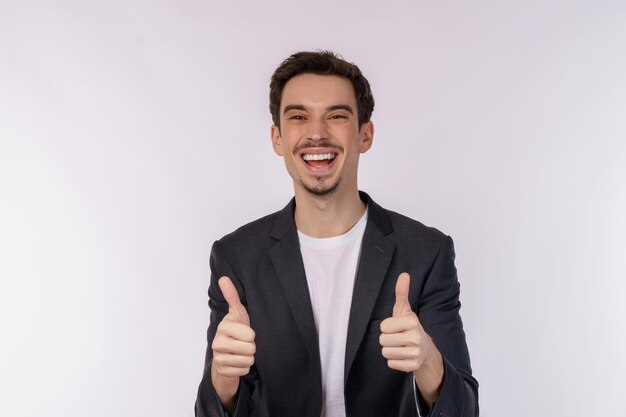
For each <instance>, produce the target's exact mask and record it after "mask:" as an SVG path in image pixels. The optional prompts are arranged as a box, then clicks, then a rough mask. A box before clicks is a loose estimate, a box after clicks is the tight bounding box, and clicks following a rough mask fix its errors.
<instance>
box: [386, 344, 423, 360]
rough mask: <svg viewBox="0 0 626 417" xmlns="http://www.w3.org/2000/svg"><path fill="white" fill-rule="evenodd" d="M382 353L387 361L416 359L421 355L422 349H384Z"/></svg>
mask: <svg viewBox="0 0 626 417" xmlns="http://www.w3.org/2000/svg"><path fill="white" fill-rule="evenodd" d="M382 353H383V357H384V358H385V359H415V358H417V357H418V356H419V354H420V348H419V347H417V346H404V347H383V349H382Z"/></svg>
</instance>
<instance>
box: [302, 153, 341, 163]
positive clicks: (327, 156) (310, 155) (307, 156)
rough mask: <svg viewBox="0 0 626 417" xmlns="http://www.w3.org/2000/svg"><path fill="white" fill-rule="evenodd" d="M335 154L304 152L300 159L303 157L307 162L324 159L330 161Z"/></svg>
mask: <svg viewBox="0 0 626 417" xmlns="http://www.w3.org/2000/svg"><path fill="white" fill-rule="evenodd" d="M336 156H337V154H335V153H323V154H315V153H305V154H304V155H302V159H304V160H305V161H307V162H309V161H326V160H328V161H332V160H333V159H335V157H336Z"/></svg>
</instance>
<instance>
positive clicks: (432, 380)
mask: <svg viewBox="0 0 626 417" xmlns="http://www.w3.org/2000/svg"><path fill="white" fill-rule="evenodd" d="M410 282H411V277H410V276H409V274H408V273H406V272H403V273H401V274H400V275H399V276H398V281H397V282H396V303H395V304H394V306H393V315H392V316H391V317H389V318H387V319H385V320H383V321H382V323H381V324H380V330H381V332H382V334H381V335H380V344H381V346H382V354H383V357H385V359H387V365H388V366H389V367H390V368H391V369H396V370H398V371H404V372H413V373H414V375H415V381H416V383H417V385H418V387H419V388H420V392H421V393H422V395H423V397H424V399H425V400H426V402H427V403H429V405H431V404H432V403H433V402H434V401H435V400H436V398H437V396H438V394H439V390H440V388H441V382H442V380H443V359H442V357H441V354H440V353H439V351H438V350H437V348H436V347H435V344H434V343H433V341H432V339H431V338H430V336H428V334H427V333H426V332H425V331H424V328H423V327H422V325H421V324H420V321H419V319H418V318H417V314H415V313H414V312H413V310H411V305H410V304H409V284H410Z"/></svg>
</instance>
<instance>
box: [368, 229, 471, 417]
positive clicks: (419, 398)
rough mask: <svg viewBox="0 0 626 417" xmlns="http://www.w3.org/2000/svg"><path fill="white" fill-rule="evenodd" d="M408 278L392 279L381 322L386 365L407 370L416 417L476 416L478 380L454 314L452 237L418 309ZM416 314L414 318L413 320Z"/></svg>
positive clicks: (432, 271) (440, 254)
mask: <svg viewBox="0 0 626 417" xmlns="http://www.w3.org/2000/svg"><path fill="white" fill-rule="evenodd" d="M409 288H410V276H409V274H407V273H402V274H400V276H399V277H398V280H397V282H396V302H395V304H394V307H393V315H392V316H391V317H389V318H387V319H386V320H384V321H383V322H382V323H381V336H380V344H381V346H382V355H383V356H384V357H385V358H386V359H387V364H388V366H389V367H390V368H391V369H395V370H398V371H403V372H411V373H412V376H413V378H412V379H413V380H414V382H413V383H412V384H411V385H413V390H414V395H415V396H416V404H417V408H418V412H419V414H420V415H428V414H431V411H432V413H433V415H442V414H441V413H443V415H446V414H448V415H455V416H456V415H458V416H463V417H465V416H467V417H472V416H475V415H477V414H478V406H477V404H478V400H477V397H478V393H477V383H476V380H474V379H473V378H472V376H471V369H470V365H469V354H468V353H467V346H466V344H465V335H464V333H463V325H462V323H461V318H460V316H459V308H460V303H459V300H458V297H459V284H458V281H457V279H456V269H455V268H454V249H453V246H452V240H451V239H450V238H449V237H446V238H445V239H444V240H443V242H442V245H441V247H440V248H439V252H438V254H437V256H436V258H435V260H434V263H433V265H432V267H431V269H430V272H429V273H428V275H427V278H426V280H425V281H424V286H423V289H422V294H421V296H420V301H421V303H420V305H419V306H418V313H417V314H416V313H414V312H413V310H412V309H411V305H410V303H409ZM418 315H419V318H418Z"/></svg>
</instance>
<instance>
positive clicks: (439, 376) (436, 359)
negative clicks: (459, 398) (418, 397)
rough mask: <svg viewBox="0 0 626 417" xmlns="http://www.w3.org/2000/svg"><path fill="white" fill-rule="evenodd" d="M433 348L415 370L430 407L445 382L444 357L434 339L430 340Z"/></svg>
mask: <svg viewBox="0 0 626 417" xmlns="http://www.w3.org/2000/svg"><path fill="white" fill-rule="evenodd" d="M429 341H430V345H431V349H430V350H429V352H428V355H427V356H426V358H425V359H424V362H423V363H422V365H421V366H420V367H419V368H418V369H416V370H415V371H413V376H414V379H415V383H416V384H417V387H418V388H419V390H420V393H421V394H422V397H423V398H424V400H425V401H426V403H427V404H428V406H429V407H432V405H433V404H434V403H435V401H437V398H438V397H439V392H440V391H441V386H442V384H443V376H444V366H443V357H442V356H441V353H440V352H439V350H437V348H436V347H435V345H434V343H432V340H430V337H429Z"/></svg>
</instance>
